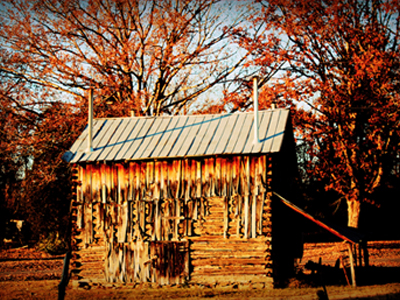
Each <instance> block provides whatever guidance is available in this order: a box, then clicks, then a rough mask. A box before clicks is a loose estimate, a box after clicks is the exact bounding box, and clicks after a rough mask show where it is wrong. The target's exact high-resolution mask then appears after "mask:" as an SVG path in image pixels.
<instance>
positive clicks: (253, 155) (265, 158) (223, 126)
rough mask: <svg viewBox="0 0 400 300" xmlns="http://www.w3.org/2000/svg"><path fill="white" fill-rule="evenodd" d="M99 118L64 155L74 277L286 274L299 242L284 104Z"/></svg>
mask: <svg viewBox="0 0 400 300" xmlns="http://www.w3.org/2000/svg"><path fill="white" fill-rule="evenodd" d="M258 117H259V121H258V123H259V124H258V127H259V133H258V134H259V142H254V134H253V126H254V120H253V119H254V114H253V113H235V114H214V115H190V116H172V117H171V116H162V117H131V118H112V119H111V118H110V119H96V120H94V123H93V144H92V145H93V150H92V151H87V144H88V128H86V129H85V130H84V131H83V133H82V134H81V135H80V137H79V138H78V139H77V140H76V142H75V143H74V144H73V146H72V148H71V149H70V151H69V152H67V153H66V154H65V155H64V159H65V160H66V161H69V162H70V163H71V164H73V166H74V168H75V169H76V174H77V181H78V185H77V193H76V194H77V195H76V201H74V203H73V208H74V209H73V231H72V240H73V259H72V273H73V280H76V281H78V282H79V281H81V282H85V281H89V282H90V281H91V282H97V283H104V282H157V283H159V284H173V283H183V282H193V283H215V282H218V283H223V282H230V283H234V282H252V283H255V282H258V283H262V284H264V285H265V286H266V287H273V286H274V284H275V283H276V282H277V281H279V280H282V279H284V278H286V277H287V276H289V275H291V273H292V272H293V269H294V261H295V258H296V257H299V256H301V254H302V253H301V252H302V244H301V240H300V238H299V235H298V232H297V231H296V227H297V226H293V220H294V219H293V218H294V217H295V215H294V214H295V213H293V211H291V210H290V209H287V207H285V205H284V204H282V203H281V202H280V201H274V200H273V194H272V191H276V192H278V193H279V194H281V195H283V196H286V197H289V198H293V197H291V196H292V193H294V192H295V177H296V175H297V166H296V157H295V148H294V138H293V130H292V126H291V119H290V113H289V110H287V109H273V110H266V111H260V112H259V113H258Z"/></svg>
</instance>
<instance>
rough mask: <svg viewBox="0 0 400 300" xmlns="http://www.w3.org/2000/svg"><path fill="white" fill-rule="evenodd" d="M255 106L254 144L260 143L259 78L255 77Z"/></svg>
mask: <svg viewBox="0 0 400 300" xmlns="http://www.w3.org/2000/svg"><path fill="white" fill-rule="evenodd" d="M253 102H254V103H253V106H254V144H257V143H259V142H260V139H259V136H258V78H257V76H254V77H253Z"/></svg>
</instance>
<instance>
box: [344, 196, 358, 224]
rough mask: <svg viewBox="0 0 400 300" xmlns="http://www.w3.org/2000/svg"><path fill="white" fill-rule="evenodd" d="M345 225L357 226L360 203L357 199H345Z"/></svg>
mask: <svg viewBox="0 0 400 300" xmlns="http://www.w3.org/2000/svg"><path fill="white" fill-rule="evenodd" d="M346 202H347V218H348V221H347V226H349V227H353V228H358V221H359V219H360V208H361V203H360V201H359V200H358V199H355V198H350V199H347V201H346Z"/></svg>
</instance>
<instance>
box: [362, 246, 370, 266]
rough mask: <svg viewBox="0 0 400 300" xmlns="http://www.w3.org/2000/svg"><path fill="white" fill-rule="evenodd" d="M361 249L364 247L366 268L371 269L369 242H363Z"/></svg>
mask: <svg viewBox="0 0 400 300" xmlns="http://www.w3.org/2000/svg"><path fill="white" fill-rule="evenodd" d="M361 247H362V250H363V255H364V266H365V267H369V253H368V248H367V242H366V241H363V242H362V243H361Z"/></svg>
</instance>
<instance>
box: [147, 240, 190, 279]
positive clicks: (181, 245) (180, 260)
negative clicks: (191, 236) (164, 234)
mask: <svg viewBox="0 0 400 300" xmlns="http://www.w3.org/2000/svg"><path fill="white" fill-rule="evenodd" d="M150 257H151V259H152V273H153V274H152V276H153V278H152V281H153V282H157V283H159V284H161V285H164V284H174V283H175V284H180V283H184V282H185V280H187V279H188V276H189V242H188V241H153V242H150Z"/></svg>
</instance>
